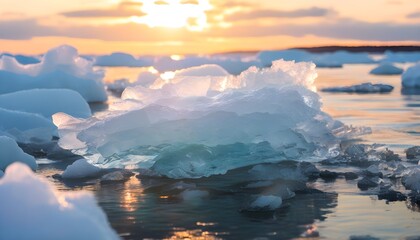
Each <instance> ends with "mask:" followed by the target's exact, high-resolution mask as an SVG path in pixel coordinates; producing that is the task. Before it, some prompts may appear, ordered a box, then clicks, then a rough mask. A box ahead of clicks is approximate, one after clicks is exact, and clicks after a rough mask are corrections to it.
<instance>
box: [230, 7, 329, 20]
mask: <svg viewBox="0 0 420 240" xmlns="http://www.w3.org/2000/svg"><path fill="white" fill-rule="evenodd" d="M332 13H335V11H333V10H331V9H326V8H318V7H312V8H307V9H297V10H293V11H281V10H269V9H260V10H253V11H248V12H236V13H234V14H231V15H227V16H226V17H225V20H227V21H240V20H253V19H259V18H303V17H324V16H327V15H329V14H332Z"/></svg>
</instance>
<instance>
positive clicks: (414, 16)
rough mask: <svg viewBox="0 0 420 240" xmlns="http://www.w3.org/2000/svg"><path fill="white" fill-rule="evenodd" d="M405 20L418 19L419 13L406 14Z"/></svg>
mask: <svg viewBox="0 0 420 240" xmlns="http://www.w3.org/2000/svg"><path fill="white" fill-rule="evenodd" d="M407 18H420V11H417V12H413V13H410V14H408V15H407Z"/></svg>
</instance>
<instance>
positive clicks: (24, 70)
mask: <svg viewBox="0 0 420 240" xmlns="http://www.w3.org/2000/svg"><path fill="white" fill-rule="evenodd" d="M103 77H104V73H103V71H101V70H94V69H93V63H92V62H90V61H88V60H86V59H84V58H82V57H80V56H79V55H78V52H77V49H75V48H73V47H71V46H67V45H63V46H59V47H57V48H53V49H51V50H49V51H48V52H47V53H46V54H45V55H44V56H43V57H42V59H41V62H40V63H36V64H30V65H22V64H20V63H19V62H17V60H16V59H15V58H13V57H10V56H3V57H2V58H1V59H0V94H4V93H10V92H15V91H19V90H27V89H34V88H48V89H51V88H66V89H71V90H74V91H77V92H79V93H80V94H81V95H82V96H83V97H84V98H85V99H86V101H88V102H103V101H106V99H107V95H106V92H105V88H104V84H103V82H102V79H103Z"/></svg>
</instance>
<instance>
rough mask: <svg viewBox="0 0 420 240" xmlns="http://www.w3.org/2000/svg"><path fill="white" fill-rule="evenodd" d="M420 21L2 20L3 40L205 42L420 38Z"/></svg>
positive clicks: (398, 39)
mask: <svg viewBox="0 0 420 240" xmlns="http://www.w3.org/2000/svg"><path fill="white" fill-rule="evenodd" d="M419 29H420V24H394V23H388V22H383V23H369V22H363V21H357V20H353V19H336V20H335V21H333V22H331V21H323V22H321V23H320V22H318V23H316V24H315V23H312V24H283V23H281V21H278V22H277V23H276V24H273V25H271V26H266V25H264V26H261V25H258V24H256V23H254V22H252V23H250V24H241V25H233V26H232V27H230V28H216V27H215V28H211V29H207V30H206V31H204V32H190V31H188V30H186V29H183V28H182V29H168V28H150V27H148V26H146V25H143V24H136V23H124V24H116V25H95V26H93V25H92V26H91V25H84V26H54V27H53V26H43V25H41V24H39V23H38V22H37V21H36V20H35V19H28V20H15V21H12V20H10V21H0V38H1V39H30V38H33V37H43V36H59V37H73V38H84V39H99V40H105V41H144V42H153V41H155V42H158V41H161V42H163V41H205V40H206V39H208V38H246V37H269V36H294V37H303V36H308V35H313V36H318V37H327V38H335V39H347V40H366V41H420V31H419Z"/></svg>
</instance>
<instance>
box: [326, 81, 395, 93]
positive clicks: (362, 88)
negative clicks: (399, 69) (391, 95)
mask: <svg viewBox="0 0 420 240" xmlns="http://www.w3.org/2000/svg"><path fill="white" fill-rule="evenodd" d="M393 89H394V87H393V86H391V85H386V84H372V83H362V84H358V85H353V86H346V87H330V88H323V89H321V91H323V92H344V93H388V92H391V91H392V90H393Z"/></svg>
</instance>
